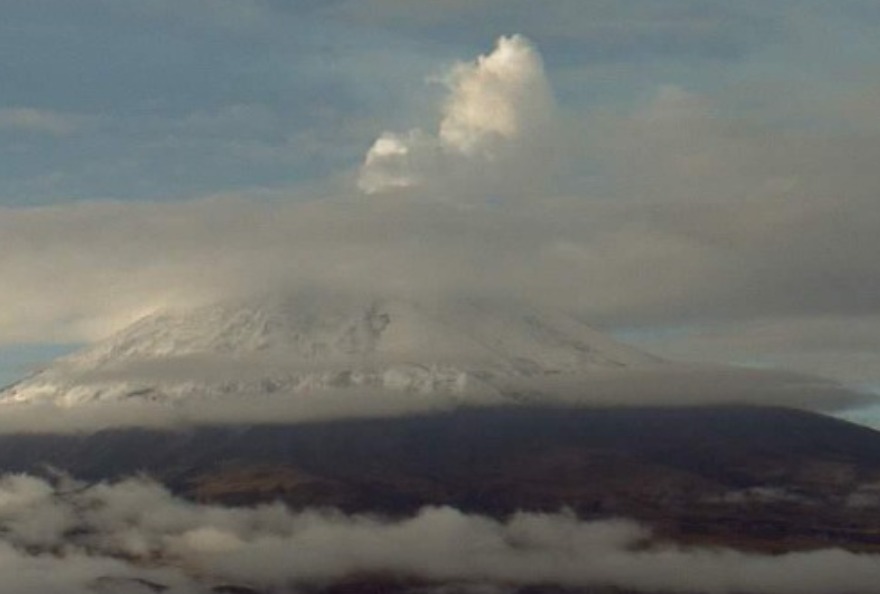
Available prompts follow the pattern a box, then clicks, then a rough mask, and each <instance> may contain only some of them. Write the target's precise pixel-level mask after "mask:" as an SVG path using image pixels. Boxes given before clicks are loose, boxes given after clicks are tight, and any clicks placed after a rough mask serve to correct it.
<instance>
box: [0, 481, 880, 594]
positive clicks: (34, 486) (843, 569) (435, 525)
mask: <svg viewBox="0 0 880 594" xmlns="http://www.w3.org/2000/svg"><path fill="white" fill-rule="evenodd" d="M0 528H2V532H0V566H2V567H3V569H4V585H3V588H4V592H7V593H9V594H24V593H25V592H27V593H31V592H40V593H50V592H53V593H54V592H62V591H63V592H66V593H71V592H73V593H76V594H80V593H85V592H105V591H113V592H119V591H133V592H140V591H151V590H150V588H151V587H152V588H153V589H163V588H164V591H168V592H171V593H197V592H206V591H207V590H208V588H210V587H212V586H216V585H220V584H227V585H229V584H237V585H240V586H247V587H250V588H252V589H255V590H256V591H270V590H271V591H278V589H282V591H287V590H286V589H285V588H292V587H295V586H297V585H307V584H312V585H321V584H328V583H333V582H335V581H339V580H342V579H345V578H352V577H354V576H358V575H360V576H369V575H386V576H388V575H392V576H400V577H404V578H408V579H415V580H420V581H422V582H423V583H428V584H431V583H455V584H460V585H462V586H466V585H468V584H471V585H480V584H484V585H485V584H493V583H494V584H498V585H499V586H502V585H507V586H508V587H510V586H517V585H519V586H522V585H528V584H548V583H550V584H560V585H563V586H610V587H617V588H622V589H632V590H637V591H651V592H656V591H669V592H680V591H686V592H702V593H706V594H733V593H735V592H754V593H756V594H795V593H797V594H824V593H825V592H829V591H846V592H869V591H874V589H875V587H876V584H877V581H878V580H880V558H878V556H877V555H867V554H861V555H860V554H854V553H849V552H845V551H842V550H832V549H828V550H815V551H809V552H800V553H788V554H784V555H776V556H766V555H760V554H751V553H744V552H738V551H734V550H728V549H723V548H716V549H711V550H710V549H699V548H687V549H684V548H679V547H677V546H675V545H673V544H669V543H664V542H661V541H657V540H656V539H655V538H654V537H653V536H652V534H651V532H650V531H649V530H648V529H646V528H644V527H642V526H640V525H638V524H636V523H634V522H631V521H626V520H604V521H592V522H585V521H581V520H578V519H577V518H575V517H574V516H573V515H571V514H568V513H557V514H536V513H519V514H517V515H515V516H513V517H512V518H510V519H509V520H507V521H504V522H501V521H497V520H494V519H491V518H487V517H482V516H476V515H469V514H465V513H462V512H460V511H457V510H455V509H452V508H448V507H442V508H425V509H423V510H422V511H420V512H419V513H418V514H417V515H415V516H413V517H410V518H404V519H398V520H393V521H392V520H382V519H379V518H376V517H372V516H367V515H355V516H346V515H342V514H340V513H337V512H332V511H309V510H307V511H303V512H292V511H289V510H288V509H286V508H284V507H283V506H281V505H278V504H276V505H264V506H260V507H256V508H250V509H247V508H238V509H234V508H220V507H213V506H208V505H197V504H194V503H191V502H188V501H184V500H180V499H177V498H175V497H173V496H172V495H170V494H169V493H168V492H167V491H166V490H165V489H163V488H162V487H160V486H158V485H156V484H155V483H152V482H150V481H148V480H145V479H131V480H126V481H122V482H119V483H115V484H99V485H94V486H89V487H87V486H85V485H82V484H79V483H76V482H75V481H71V480H70V479H65V478H62V479H60V480H59V481H58V482H57V484H54V485H53V484H50V483H48V482H46V481H44V480H42V479H37V478H33V477H29V476H23V475H7V476H4V477H2V478H0ZM147 561H149V562H147ZM138 587H140V588H141V589H138ZM126 588H128V589H126Z"/></svg>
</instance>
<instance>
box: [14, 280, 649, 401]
mask: <svg viewBox="0 0 880 594" xmlns="http://www.w3.org/2000/svg"><path fill="white" fill-rule="evenodd" d="M658 361H659V360H658V359H656V358H654V357H652V356H650V355H647V354H644V353H641V352H639V351H637V350H635V349H632V348H629V347H626V346H624V345H621V344H619V343H617V342H616V341H614V340H613V339H611V338H609V337H607V336H605V335H603V334H601V333H599V332H597V331H595V330H593V329H592V328H590V327H588V326H587V325H585V324H583V323H582V322H580V321H578V320H576V319H574V318H572V317H569V316H566V315H563V314H560V313H556V312H547V311H545V310H539V309H536V308H533V307H528V306H522V305H518V304H511V303H500V302H497V301H486V300H477V299H458V300H454V299H453V300H445V301H442V302H441V301H437V302H432V303H428V302H420V301H414V300H404V299H388V298H369V299H363V298H360V299H358V298H353V297H349V296H346V295H341V294H336V293H320V292H313V293H296V294H287V295H274V296H271V297H263V298H259V299H248V300H239V301H234V302H224V303H218V304H214V305H208V306H203V307H199V308H195V309H189V310H179V311H165V312H159V313H156V314H153V315H150V316H147V317H145V318H143V319H141V320H139V321H138V322H136V323H134V324H132V325H131V326H129V327H128V328H125V329H123V330H121V331H120V332H118V333H117V334H115V335H113V336H111V337H109V338H108V339H106V340H104V341H101V342H99V343H97V344H95V345H93V346H91V347H88V348H86V349H84V350H82V351H79V352H77V353H74V354H73V355H70V356H68V357H66V358H63V359H60V360H58V361H57V362H56V363H54V364H53V365H52V366H50V367H49V368H48V369H46V370H45V371H43V372H41V373H39V374H37V375H35V376H33V377H32V378H29V379H28V380H25V381H23V382H21V383H19V384H17V385H15V386H13V387H11V388H9V389H7V390H6V391H5V392H4V393H3V394H2V398H3V399H5V400H6V401H35V400H36V401H53V402H62V403H66V404H75V403H79V402H86V401H95V400H119V399H130V398H149V399H153V400H170V401H173V400H177V399H179V398H184V397H190V396H210V395H212V394H216V393H222V394H229V393H242V394H253V393H266V392H294V393H305V392H315V391H321V390H324V389H340V388H363V389H366V388H370V389H382V390H395V391H404V392H413V393H436V392H440V393H446V394H450V395H453V396H456V397H467V396H468V395H472V394H477V393H492V394H496V395H498V394H500V395H505V394H512V393H514V392H515V391H516V385H517V382H518V380H521V379H525V378H528V379H529V380H530V381H531V383H532V385H533V384H534V380H535V378H540V377H542V376H559V375H576V374H580V373H589V372H590V371H591V370H595V369H607V368H623V367H635V366H645V365H651V364H655V363H657V362H658Z"/></svg>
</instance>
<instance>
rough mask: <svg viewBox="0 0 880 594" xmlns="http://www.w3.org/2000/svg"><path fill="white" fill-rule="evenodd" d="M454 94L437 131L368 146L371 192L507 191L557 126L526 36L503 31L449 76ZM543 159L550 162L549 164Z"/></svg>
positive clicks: (385, 137)
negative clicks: (489, 48)
mask: <svg viewBox="0 0 880 594" xmlns="http://www.w3.org/2000/svg"><path fill="white" fill-rule="evenodd" d="M445 82H446V84H447V85H448V88H449V96H448V98H447V99H446V103H445V105H444V106H443V113H442V117H441V119H440V122H439V125H438V128H437V130H436V132H426V131H424V130H422V129H420V128H415V129H412V130H410V131H409V132H407V133H406V134H396V133H393V132H385V133H384V134H382V135H381V136H380V137H379V139H378V140H376V142H375V143H374V144H373V146H372V147H371V148H370V150H369V152H368V153H367V156H366V159H365V161H364V164H363V166H362V168H361V171H360V177H359V180H358V185H359V187H360V188H361V190H363V191H364V192H366V193H368V194H376V193H384V192H389V191H392V190H399V189H403V188H421V189H422V191H429V190H430V188H431V187H432V186H439V187H435V188H434V189H435V191H437V190H439V191H440V192H441V193H442V194H443V195H444V196H446V197H449V196H455V197H456V198H458V199H461V198H463V197H466V196H467V195H469V194H473V193H474V190H475V189H477V188H481V189H482V190H483V191H485V192H489V191H494V192H496V193H497V192H501V191H509V190H510V189H512V188H513V187H515V186H514V185H513V184H504V183H501V182H502V181H505V180H504V178H505V177H508V176H510V177H514V178H516V179H519V177H520V176H517V175H515V172H516V171H517V168H518V167H522V166H523V165H531V167H530V169H534V165H535V163H534V162H532V163H529V161H534V160H537V161H540V160H541V159H537V158H536V157H537V155H536V153H535V149H536V148H537V147H539V146H541V145H542V141H545V140H547V138H548V136H549V135H550V134H551V130H552V127H553V125H554V117H555V104H554V100H553V95H552V92H551V89H550V84H549V82H548V81H547V78H546V75H545V73H544V66H543V63H542V60H541V56H540V55H539V54H538V52H537V51H536V50H535V48H534V47H533V46H532V45H531V43H529V41H528V40H526V39H525V38H524V37H521V36H519V35H514V36H511V37H501V38H500V39H499V40H498V44H497V46H496V48H495V50H494V51H493V52H492V53H490V54H488V55H485V56H480V57H479V58H477V60H476V61H475V62H473V63H467V64H459V65H458V66H456V67H455V68H454V69H453V70H452V72H451V73H449V75H448V76H447V79H446V81H445ZM547 164H548V163H547V161H546V160H544V165H547Z"/></svg>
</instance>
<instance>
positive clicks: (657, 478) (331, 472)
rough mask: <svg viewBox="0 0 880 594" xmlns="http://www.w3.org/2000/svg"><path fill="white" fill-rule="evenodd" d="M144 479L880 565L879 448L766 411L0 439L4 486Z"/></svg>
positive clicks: (252, 496) (505, 413) (449, 415)
mask: <svg viewBox="0 0 880 594" xmlns="http://www.w3.org/2000/svg"><path fill="white" fill-rule="evenodd" d="M47 466H52V467H55V468H59V469H62V470H65V471H67V472H70V473H71V474H73V475H74V476H76V477H79V478H82V479H85V480H90V481H95V480H102V479H113V478H119V477H123V476H128V475H132V474H135V473H146V474H149V475H151V476H153V477H154V478H156V479H158V480H160V481H161V482H163V483H164V484H166V485H168V486H169V487H170V488H171V489H172V490H173V491H175V492H176V493H178V494H181V495H184V496H186V497H189V498H192V499H195V500H198V501H203V502H216V503H223V504H228V505H248V504H253V503H257V502H265V501H271V500H282V501H284V502H285V503H286V504H288V505H289V506H291V507H293V508H304V507H309V506H324V507H336V508H340V509H342V510H345V511H370V512H378V513H382V514H387V515H390V516H403V515H408V514H411V513H413V512H415V511H416V510H418V509H419V508H420V507H423V506H425V505H450V506H454V507H456V508H459V509H462V510H465V511H471V512H479V513H484V514H489V515H492V516H495V517H504V516H506V515H508V514H511V513H513V512H515V511H518V510H533V511H557V510H559V509H561V508H569V509H571V510H572V511H574V512H575V513H576V514H577V515H578V516H580V517H582V518H601V517H611V516H617V517H628V518H635V519H638V520H641V521H643V522H645V523H647V524H649V525H651V526H652V527H653V528H654V529H655V531H656V532H657V533H658V534H659V535H660V536H662V537H664V538H670V539H674V540H676V541H683V542H687V543H694V544H697V543H704V544H719V545H725V546H729V547H731V546H732V547H736V548H742V549H753V550H763V551H785V550H794V549H811V548H823V547H829V546H836V547H844V548H847V549H852V550H861V551H875V550H880V433H878V432H876V431H873V430H870V429H867V428H864V427H860V426H857V425H853V424H850V423H847V422H844V421H840V420H836V419H832V418H829V417H826V416H822V415H818V414H814V413H808V412H802V411H795V410H788V409H779V408H756V407H732V406H731V407H700V408H615V409H611V408H609V409H559V408H556V409H554V408H526V407H506V408H495V409H463V410H457V411H454V412H445V413H435V414H430V415H422V416H413V417H401V418H387V419H370V420H349V421H334V422H322V423H311V424H301V425H289V426H288V425H260V426H224V427H198V428H189V429H186V430H177V431H158V430H144V429H128V430H109V431H102V432H98V433H94V434H89V435H67V436H64V435H7V436H0V470H3V471H30V472H40V471H41V470H43V469H45V468H46V467H47Z"/></svg>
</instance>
